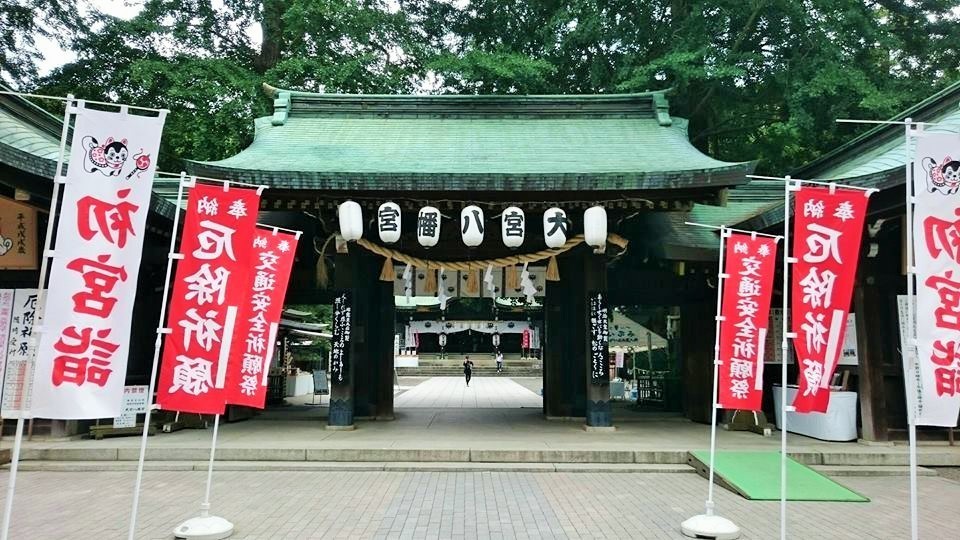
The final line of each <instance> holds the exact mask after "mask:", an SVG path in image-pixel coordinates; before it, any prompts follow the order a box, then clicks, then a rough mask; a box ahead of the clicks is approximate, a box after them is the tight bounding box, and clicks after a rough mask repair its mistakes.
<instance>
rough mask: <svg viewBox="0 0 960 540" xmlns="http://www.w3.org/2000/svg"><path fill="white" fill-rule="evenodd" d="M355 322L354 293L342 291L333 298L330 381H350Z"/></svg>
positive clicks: (338, 383)
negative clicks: (351, 332) (351, 336)
mask: <svg viewBox="0 0 960 540" xmlns="http://www.w3.org/2000/svg"><path fill="white" fill-rule="evenodd" d="M352 322H353V294H352V293H351V292H350V291H341V292H339V293H337V296H336V297H335V298H334V299H333V339H332V340H331V341H330V382H331V383H332V384H334V385H343V384H347V383H348V382H349V380H350V379H349V374H350V331H351V325H352Z"/></svg>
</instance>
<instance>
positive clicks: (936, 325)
mask: <svg viewBox="0 0 960 540" xmlns="http://www.w3.org/2000/svg"><path fill="white" fill-rule="evenodd" d="M916 141H917V149H916V153H915V154H914V160H913V188H914V197H915V199H914V200H915V206H914V220H913V245H914V249H913V252H914V257H915V263H916V270H917V271H916V280H917V281H916V284H917V285H916V286H917V311H916V324H917V360H918V361H917V365H918V366H919V372H920V373H919V379H918V380H919V386H920V387H919V389H918V390H919V391H918V394H917V395H918V403H917V411H916V412H917V424H918V425H925V426H949V427H953V426H956V425H957V414H958V413H960V217H958V215H957V208H958V207H960V193H958V189H960V161H956V159H958V158H960V138H958V137H957V135H956V134H955V133H951V134H938V133H926V134H921V135H920V136H918V137H917V138H916ZM951 156H953V157H951ZM904 348H908V347H907V346H906V345H905V346H904ZM906 379H907V380H906V383H907V384H911V383H912V381H911V379H913V377H910V376H907V377H906Z"/></svg>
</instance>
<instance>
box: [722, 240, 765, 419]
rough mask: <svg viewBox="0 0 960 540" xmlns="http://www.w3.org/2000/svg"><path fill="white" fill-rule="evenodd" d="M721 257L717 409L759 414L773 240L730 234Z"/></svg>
mask: <svg viewBox="0 0 960 540" xmlns="http://www.w3.org/2000/svg"><path fill="white" fill-rule="evenodd" d="M725 257H726V261H725V262H724V273H725V274H727V278H726V280H725V281H724V286H723V303H722V304H721V311H720V314H721V316H722V317H723V319H722V320H721V322H720V351H719V357H720V361H721V362H722V363H721V365H720V378H719V380H718V382H717V384H719V385H720V386H719V387H718V390H719V394H718V395H719V398H720V399H719V403H720V407H721V408H724V409H741V410H748V411H759V410H760V401H761V399H762V397H763V357H764V345H765V343H766V338H767V324H768V321H769V320H770V300H771V298H772V297H773V276H774V274H775V273H776V267H777V264H776V261H777V239H776V238H770V237H769V236H757V237H753V236H752V235H749V234H738V233H733V234H731V235H730V237H729V238H727V247H726V250H725Z"/></svg>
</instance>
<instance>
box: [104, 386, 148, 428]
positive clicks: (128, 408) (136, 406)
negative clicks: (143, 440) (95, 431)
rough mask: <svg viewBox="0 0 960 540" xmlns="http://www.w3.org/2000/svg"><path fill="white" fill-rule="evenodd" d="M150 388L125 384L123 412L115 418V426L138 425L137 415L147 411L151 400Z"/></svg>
mask: <svg viewBox="0 0 960 540" xmlns="http://www.w3.org/2000/svg"><path fill="white" fill-rule="evenodd" d="M149 391H150V388H149V387H148V386H146V385H144V386H124V387H123V412H122V414H121V415H120V416H118V417H116V418H114V419H113V427H115V428H126V427H136V425H137V415H138V414H144V413H146V412H147V403H148V402H149V397H148V392H149Z"/></svg>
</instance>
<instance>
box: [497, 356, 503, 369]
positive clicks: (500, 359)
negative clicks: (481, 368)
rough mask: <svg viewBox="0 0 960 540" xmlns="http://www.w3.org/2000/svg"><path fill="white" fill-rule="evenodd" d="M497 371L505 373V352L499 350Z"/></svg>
mask: <svg viewBox="0 0 960 540" xmlns="http://www.w3.org/2000/svg"><path fill="white" fill-rule="evenodd" d="M497 373H503V353H502V352H500V351H497Z"/></svg>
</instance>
